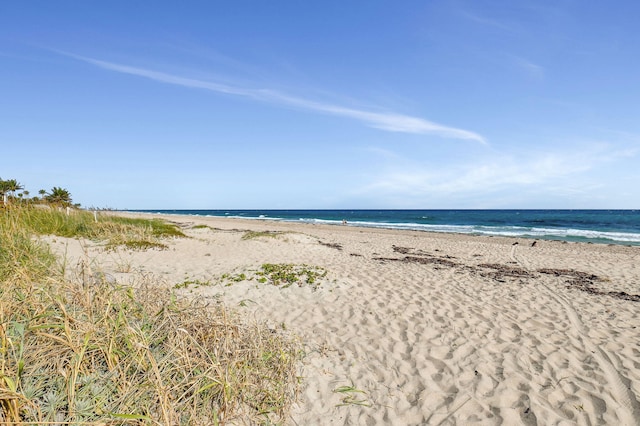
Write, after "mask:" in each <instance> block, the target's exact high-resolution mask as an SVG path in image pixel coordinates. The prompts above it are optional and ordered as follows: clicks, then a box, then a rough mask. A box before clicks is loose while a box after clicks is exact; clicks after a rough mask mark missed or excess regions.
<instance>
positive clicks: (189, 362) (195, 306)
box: [0, 210, 301, 425]
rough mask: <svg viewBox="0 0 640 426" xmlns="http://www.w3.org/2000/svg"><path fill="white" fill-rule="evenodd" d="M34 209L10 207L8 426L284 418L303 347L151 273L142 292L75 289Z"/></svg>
mask: <svg viewBox="0 0 640 426" xmlns="http://www.w3.org/2000/svg"><path fill="white" fill-rule="evenodd" d="M27 213H28V212H27ZM27 213H25V212H16V210H12V211H9V210H5V211H0V241H1V245H0V262H1V263H0V422H9V423H16V424H17V423H28V424H37V423H45V422H54V423H58V424H64V423H82V422H90V423H92V422H95V423H102V424H123V423H131V424H163V425H179V424H185V425H211V424H224V423H229V422H231V423H271V422H278V421H282V420H283V419H284V418H285V416H286V413H287V409H288V407H289V405H290V404H291V402H292V401H293V399H294V398H295V392H296V384H297V377H296V375H295V372H296V364H297V361H298V360H299V357H300V355H301V353H300V349H299V345H298V344H297V343H296V342H295V341H294V340H292V339H290V338H288V337H286V336H283V335H281V334H278V333H277V332H274V331H272V330H269V329H268V328H266V327H265V326H264V325H260V324H255V323H249V322H246V321H243V320H242V319H241V318H240V317H238V316H237V315H236V314H234V313H231V312H229V311H227V310H226V309H225V308H224V307H223V306H222V305H221V304H218V303H214V304H213V305H207V304H205V302H203V301H202V300H198V299H184V298H179V297H178V296H177V295H176V294H175V293H173V292H172V291H171V290H170V289H167V288H165V287H162V286H160V285H158V283H155V282H152V281H150V280H149V279H146V278H144V277H142V278H141V281H140V282H139V283H138V285H136V286H135V287H133V286H127V285H121V284H117V283H109V282H106V281H99V280H98V281H96V280H88V279H87V280H86V281H85V282H82V281H77V282H69V281H66V280H64V279H63V277H61V276H60V275H59V274H58V273H56V272H55V271H56V268H55V267H54V266H55V262H54V259H53V256H52V255H51V253H50V252H49V251H48V249H47V247H45V246H42V245H39V244H38V243H37V240H35V239H33V238H32V235H31V232H33V231H29V230H27V226H26V225H25V224H24V222H22V220H23V219H21V215H24V214H27ZM22 217H24V216H22ZM58 219H59V218H58V217H57V216H56V217H55V220H56V221H57V220H58ZM129 225H130V224H129ZM129 225H127V226H129ZM55 226H56V227H57V229H60V228H62V227H65V226H69V225H62V224H59V223H56V224H55ZM88 226H90V225H88ZM114 226H119V225H114ZM144 226H147V225H146V224H145V225H144ZM87 232H92V231H87ZM78 276H83V277H88V276H90V274H87V273H80V274H78Z"/></svg>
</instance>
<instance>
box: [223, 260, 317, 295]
mask: <svg viewBox="0 0 640 426" xmlns="http://www.w3.org/2000/svg"><path fill="white" fill-rule="evenodd" d="M326 276H327V270H326V269H324V268H322V267H320V266H310V265H294V264H291V263H265V264H263V265H261V266H260V269H258V270H257V271H255V273H254V274H253V275H247V274H245V273H240V274H235V275H233V274H224V275H223V276H222V280H223V281H226V282H227V285H231V284H232V283H234V282H240V281H246V280H256V281H258V282H259V283H267V284H271V285H274V286H277V287H280V288H287V287H290V286H292V285H293V284H296V285H298V286H300V287H302V286H303V285H309V286H311V288H313V289H314V290H316V289H318V287H319V286H320V284H321V280H322V279H323V278H325V277H326Z"/></svg>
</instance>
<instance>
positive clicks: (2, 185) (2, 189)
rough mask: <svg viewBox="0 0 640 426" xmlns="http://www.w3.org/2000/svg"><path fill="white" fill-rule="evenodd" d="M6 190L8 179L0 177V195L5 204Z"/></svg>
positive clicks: (7, 188) (7, 189) (7, 190)
mask: <svg viewBox="0 0 640 426" xmlns="http://www.w3.org/2000/svg"><path fill="white" fill-rule="evenodd" d="M7 192H9V181H6V180H4V179H2V178H0V197H2V203H3V204H4V205H5V206H6V205H7Z"/></svg>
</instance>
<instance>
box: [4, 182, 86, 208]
mask: <svg viewBox="0 0 640 426" xmlns="http://www.w3.org/2000/svg"><path fill="white" fill-rule="evenodd" d="M38 194H39V195H40V196H39V197H38V196H33V197H30V195H31V193H30V192H29V191H27V190H26V189H25V188H24V185H22V184H21V183H20V182H18V181H17V180H16V179H6V180H5V179H2V178H0V200H2V205H3V206H7V205H9V204H11V203H15V202H18V203H29V204H52V205H55V206H60V207H72V206H73V207H80V204H73V200H72V198H71V193H70V192H69V191H68V190H66V189H64V188H60V187H57V186H54V187H53V188H52V189H51V190H50V191H47V190H45V189H41V190H39V191H38Z"/></svg>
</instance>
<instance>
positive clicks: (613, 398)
mask: <svg viewBox="0 0 640 426" xmlns="http://www.w3.org/2000/svg"><path fill="white" fill-rule="evenodd" d="M167 218H168V219H169V220H172V221H176V222H179V223H181V224H182V226H183V227H184V228H185V232H186V233H187V234H188V235H189V236H190V237H192V238H189V239H178V240H174V241H171V242H170V243H169V245H170V249H169V250H164V251H157V250H151V251H146V252H130V251H124V250H120V251H116V252H103V251H102V250H100V247H99V246H98V245H92V244H90V245H88V246H87V245H85V247H84V252H83V248H82V247H81V246H80V245H79V243H77V242H69V241H67V240H64V239H56V242H55V243H53V245H54V247H56V249H57V250H60V251H61V252H62V251H63V250H64V251H66V253H67V258H68V261H69V263H70V264H72V263H73V262H77V261H78V260H79V259H81V258H82V257H84V256H87V257H90V258H91V259H94V260H93V262H94V264H95V265H96V266H95V267H96V268H100V269H101V270H104V271H105V272H106V273H107V274H109V275H110V276H113V277H114V279H118V280H122V281H127V280H131V279H133V277H134V276H135V275H136V274H153V275H154V276H156V277H159V278H161V279H162V280H163V281H165V282H167V283H169V284H176V283H181V282H185V281H194V282H195V281H197V280H200V281H201V282H206V281H209V282H211V283H218V282H219V280H220V277H221V276H222V275H223V274H231V275H232V276H233V275H234V274H240V273H245V274H246V275H249V276H250V275H251V274H252V271H256V270H257V269H258V268H259V267H260V265H262V264H264V263H292V264H307V265H315V266H319V267H322V268H325V269H326V270H327V271H328V274H327V277H326V278H325V279H323V280H322V282H321V285H320V287H319V288H318V289H317V290H314V289H313V288H312V287H311V286H302V287H298V286H291V287H288V288H282V289H281V288H278V287H275V286H271V285H267V284H261V283H259V282H257V281H255V280H251V281H240V282H229V281H225V282H224V283H221V284H215V285H210V286H199V287H197V286H196V285H191V286H188V287H187V288H186V289H184V290H182V291H184V292H186V293H190V292H192V293H197V294H201V295H203V296H205V297H210V298H216V299H220V300H222V301H224V303H225V304H227V305H229V306H234V307H236V308H237V309H238V310H240V311H241V312H244V313H246V314H247V315H248V316H249V317H252V318H256V319H257V320H261V321H267V322H268V323H269V324H271V326H272V327H278V328H286V330H288V331H289V332H291V333H293V334H295V335H297V336H299V337H300V339H301V340H302V341H303V342H304V345H305V351H306V356H305V358H304V361H303V364H302V365H301V371H300V375H301V376H303V382H302V386H301V393H300V396H299V401H298V402H297V404H296V405H295V407H294V408H293V410H292V413H291V418H290V419H289V420H290V423H291V424H298V425H308V424H353V425H356V424H357V425H367V424H470V423H478V424H483V425H484V424H486V425H492V424H619V425H635V424H640V403H639V400H640V328H639V327H640V322H639V321H638V317H639V314H640V301H634V300H633V299H634V295H637V294H640V248H638V247H624V246H605V245H593V244H577V243H561V242H551V241H538V242H537V243H536V245H535V246H533V247H532V246H531V243H532V240H524V239H520V240H515V239H506V238H491V237H475V236H464V235H449V234H431V233H423V232H409V231H390V230H382V229H364V228H355V227H350V226H322V225H308V224H292V223H282V222H269V221H255V220H239V219H224V218H205V217H202V218H196V217H188V216H169V217H167ZM194 224H206V225H208V226H209V227H210V228H198V229H195V228H193V227H192V226H193V225H194ZM245 230H254V231H279V232H282V234H279V235H277V236H275V237H274V236H257V237H255V238H251V239H242V236H243V235H244V231H245ZM515 242H518V244H517V245H514V243H515ZM227 284H229V285H227Z"/></svg>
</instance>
